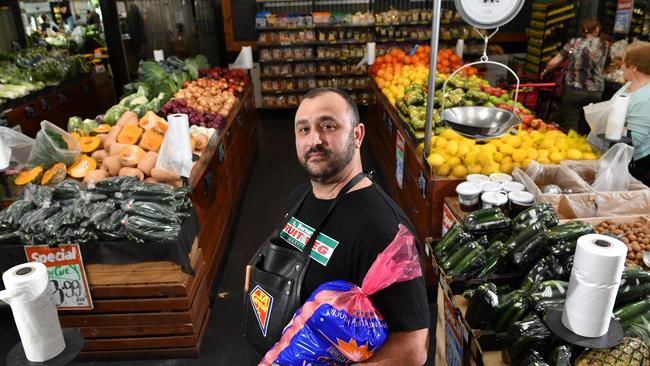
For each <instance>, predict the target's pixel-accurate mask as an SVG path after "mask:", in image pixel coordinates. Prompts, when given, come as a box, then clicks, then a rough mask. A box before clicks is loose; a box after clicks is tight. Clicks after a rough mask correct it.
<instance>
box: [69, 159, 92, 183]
mask: <svg viewBox="0 0 650 366" xmlns="http://www.w3.org/2000/svg"><path fill="white" fill-rule="evenodd" d="M96 168H97V162H96V161H95V159H93V158H91V157H90V156H88V155H81V156H79V157H78V158H77V160H75V161H74V163H72V165H70V167H69V168H68V174H70V176H71V177H73V178H77V179H81V178H83V177H84V176H85V175H86V173H88V172H89V171H91V170H95V169H96Z"/></svg>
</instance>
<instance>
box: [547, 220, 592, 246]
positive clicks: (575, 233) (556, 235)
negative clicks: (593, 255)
mask: <svg viewBox="0 0 650 366" xmlns="http://www.w3.org/2000/svg"><path fill="white" fill-rule="evenodd" d="M593 233H594V228H593V227H592V226H591V225H589V224H587V223H585V222H582V221H574V222H570V223H567V224H562V225H558V226H556V227H553V228H551V229H549V230H548V231H547V232H546V242H547V244H548V245H553V244H554V243H558V242H560V241H572V240H577V239H578V238H579V237H581V236H583V235H587V234H593Z"/></svg>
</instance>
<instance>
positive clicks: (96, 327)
mask: <svg viewBox="0 0 650 366" xmlns="http://www.w3.org/2000/svg"><path fill="white" fill-rule="evenodd" d="M190 261H191V264H192V269H193V271H194V275H188V274H186V273H183V271H182V270H181V267H180V266H179V265H177V264H174V263H171V262H144V263H135V264H120V265H107V264H88V265H86V273H87V275H88V284H89V286H90V292H91V294H92V298H93V305H94V309H93V310H91V311H60V312H59V319H60V321H61V325H62V326H64V327H74V328H77V329H79V330H80V331H81V333H82V334H83V336H84V339H85V340H84V348H83V350H82V352H81V355H80V356H79V358H80V359H86V360H88V359H93V360H103V359H109V358H123V359H133V358H165V357H173V358H177V357H196V356H198V353H199V348H200V346H201V340H202V338H203V335H204V334H205V330H206V327H207V324H208V322H209V320H210V308H209V305H210V303H209V293H210V287H209V286H207V281H206V275H207V274H206V265H205V262H204V257H203V252H202V250H201V248H200V247H199V245H198V240H196V239H195V241H194V245H193V247H192V251H191V253H190Z"/></svg>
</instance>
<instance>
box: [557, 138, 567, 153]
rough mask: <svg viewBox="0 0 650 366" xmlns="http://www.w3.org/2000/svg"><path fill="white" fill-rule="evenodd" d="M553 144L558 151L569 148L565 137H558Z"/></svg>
mask: <svg viewBox="0 0 650 366" xmlns="http://www.w3.org/2000/svg"><path fill="white" fill-rule="evenodd" d="M555 146H556V147H557V148H558V149H559V150H560V151H566V150H568V149H569V143H568V142H567V140H566V139H564V138H559V139H557V141H555Z"/></svg>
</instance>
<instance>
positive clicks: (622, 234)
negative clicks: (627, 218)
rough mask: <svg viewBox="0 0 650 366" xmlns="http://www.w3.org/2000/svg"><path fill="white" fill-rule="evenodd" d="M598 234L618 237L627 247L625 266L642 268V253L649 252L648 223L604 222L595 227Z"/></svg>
mask: <svg viewBox="0 0 650 366" xmlns="http://www.w3.org/2000/svg"><path fill="white" fill-rule="evenodd" d="M595 229H596V231H597V232H598V233H599V234H604V233H610V234H614V235H616V236H618V238H619V240H620V241H622V242H623V243H625V245H627V259H626V260H625V265H626V266H631V265H639V266H642V267H644V264H643V252H644V251H650V227H649V226H648V223H646V222H643V221H639V222H635V223H627V224H625V223H616V222H614V221H612V220H606V221H603V222H601V223H600V224H598V226H596V227H595Z"/></svg>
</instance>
